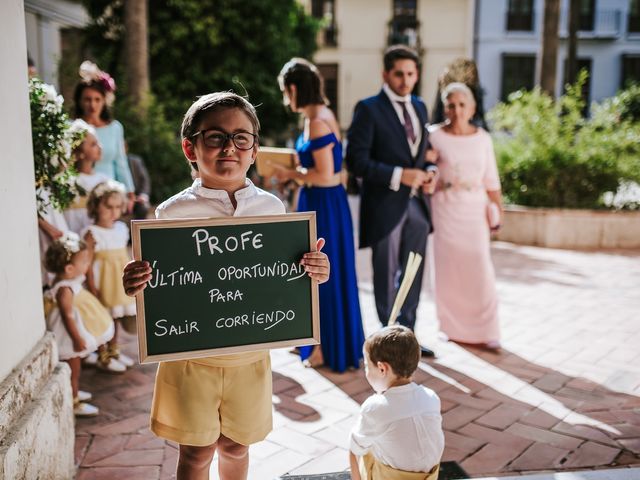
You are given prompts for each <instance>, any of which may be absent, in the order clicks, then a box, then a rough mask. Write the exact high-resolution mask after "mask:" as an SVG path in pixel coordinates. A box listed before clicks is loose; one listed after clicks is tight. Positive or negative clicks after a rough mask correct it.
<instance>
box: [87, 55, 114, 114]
mask: <svg viewBox="0 0 640 480" xmlns="http://www.w3.org/2000/svg"><path fill="white" fill-rule="evenodd" d="M78 74H79V75H80V78H81V79H82V82H83V83H87V84H89V83H93V82H98V83H100V84H101V85H102V87H103V88H104V91H105V101H106V102H107V106H108V107H110V106H111V105H113V102H114V100H115V99H116V96H115V93H114V92H115V91H116V82H115V80H114V79H113V77H112V76H111V75H109V74H108V73H107V72H104V71H102V70H100V69H99V68H98V66H97V65H96V64H95V63H93V62H91V61H89V60H85V61H84V62H82V63H81V64H80V68H79V70H78Z"/></svg>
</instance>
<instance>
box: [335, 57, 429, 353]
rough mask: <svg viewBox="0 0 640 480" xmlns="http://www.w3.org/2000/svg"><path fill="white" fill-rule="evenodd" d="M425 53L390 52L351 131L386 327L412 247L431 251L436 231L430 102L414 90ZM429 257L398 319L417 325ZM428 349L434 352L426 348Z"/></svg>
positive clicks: (351, 157) (364, 227)
mask: <svg viewBox="0 0 640 480" xmlns="http://www.w3.org/2000/svg"><path fill="white" fill-rule="evenodd" d="M418 72H419V58H418V55H417V53H416V52H415V51H414V50H412V49H411V48H409V47H407V46H404V45H395V46H392V47H389V48H388V49H387V50H386V52H385V54H384V71H383V73H382V77H383V80H384V85H383V87H382V91H381V92H380V93H379V94H378V95H376V96H373V97H369V98H366V99H364V100H362V101H360V102H358V104H357V105H356V107H355V111H354V114H353V121H352V122H351V126H350V127H349V131H348V132H347V154H346V161H347V165H348V167H349V170H350V171H351V172H352V173H353V174H355V175H356V176H357V177H360V178H362V190H361V195H362V196H361V203H360V248H365V247H371V248H372V253H373V255H372V261H373V289H374V295H375V300H376V309H377V311H378V317H379V318H380V321H381V322H382V324H383V325H386V324H387V322H388V320H389V315H390V314H391V309H392V307H393V301H394V299H395V296H396V292H397V290H398V286H399V285H400V282H401V281H402V275H403V274H404V272H403V269H404V267H405V266H406V264H407V259H408V257H409V253H410V252H417V253H420V254H421V255H422V256H423V257H424V255H425V251H426V246H427V236H428V234H429V233H430V232H431V219H430V214H429V204H428V202H427V198H426V197H425V193H430V192H432V191H433V188H434V186H435V176H436V171H437V169H436V166H435V164H434V163H432V162H430V161H427V159H426V155H427V150H428V146H429V142H428V139H427V135H428V133H427V129H426V124H427V121H428V116H427V107H426V106H425V104H424V102H423V101H422V100H421V99H420V98H418V97H416V96H415V95H412V94H411V92H412V91H413V88H414V86H415V84H416V83H417V81H418V76H419V73H418ZM423 267H424V262H423V263H422V264H421V265H420V269H419V270H418V272H417V274H416V278H415V280H414V282H413V285H412V287H411V289H410V290H409V293H408V295H407V299H406V301H405V303H404V305H403V307H402V309H401V311H400V315H399V316H398V319H397V321H398V323H400V324H401V325H405V326H407V327H409V328H410V329H412V330H413V328H414V326H415V322H416V310H417V308H418V301H419V299H420V290H421V287H422V275H423V270H424V268H423ZM423 355H425V356H433V352H432V351H431V350H429V349H428V348H426V347H423Z"/></svg>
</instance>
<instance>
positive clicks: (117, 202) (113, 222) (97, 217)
mask: <svg viewBox="0 0 640 480" xmlns="http://www.w3.org/2000/svg"><path fill="white" fill-rule="evenodd" d="M124 208H125V189H124V185H122V184H121V183H119V182H116V181H114V180H108V181H106V182H103V183H100V184H98V185H97V186H96V187H95V188H94V189H93V190H92V191H91V193H90V194H89V199H88V200H87V213H88V214H89V217H90V218H91V219H92V220H93V221H94V224H93V225H89V226H88V227H87V228H86V229H85V230H84V231H83V236H84V238H85V240H87V241H90V240H91V237H93V238H92V239H93V240H94V241H95V249H94V258H93V268H92V269H91V270H90V271H89V273H88V274H87V286H88V288H89V290H90V291H91V292H92V293H93V294H94V295H95V296H96V297H98V298H99V299H100V301H101V302H102V304H103V305H104V306H105V307H107V309H108V310H109V311H110V312H111V316H112V317H113V319H114V320H116V334H115V335H114V337H113V339H112V340H111V341H110V342H109V344H108V346H107V348H106V349H101V350H99V351H98V363H97V365H96V366H97V368H98V369H100V370H104V371H108V372H111V373H122V372H124V370H125V369H126V367H131V366H133V359H131V358H130V357H128V356H127V355H125V354H124V353H122V352H120V350H119V348H118V344H117V336H118V329H119V328H120V327H121V326H120V327H119V326H118V323H120V322H119V321H118V320H124V319H125V317H130V316H133V315H135V314H136V305H135V299H133V298H131V297H128V296H127V295H126V294H125V292H124V288H123V287H122V282H121V276H122V270H123V269H124V266H125V265H126V264H127V263H128V262H129V252H128V250H127V244H128V243H129V229H128V228H127V226H126V225H125V224H124V223H123V222H120V221H118V219H119V218H120V216H121V215H122V212H123V211H124Z"/></svg>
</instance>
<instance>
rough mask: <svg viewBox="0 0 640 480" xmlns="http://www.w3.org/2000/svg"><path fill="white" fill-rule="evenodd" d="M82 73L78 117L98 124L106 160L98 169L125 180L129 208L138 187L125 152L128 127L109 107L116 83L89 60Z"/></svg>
mask: <svg viewBox="0 0 640 480" xmlns="http://www.w3.org/2000/svg"><path fill="white" fill-rule="evenodd" d="M79 74H80V78H81V80H80V82H79V83H78V85H77V86H76V89H75V92H74V94H73V99H74V104H75V117H76V118H81V119H83V120H84V121H85V122H87V123H88V124H90V125H93V126H94V127H95V129H96V133H97V136H98V140H99V141H100V145H101V146H102V160H101V161H100V162H98V163H97V164H96V168H95V169H96V172H100V173H103V174H105V175H106V176H107V177H109V178H111V179H113V180H116V181H118V182H120V183H123V184H124V186H125V188H126V191H127V197H128V198H129V203H128V205H127V211H129V210H131V207H132V206H133V201H134V198H135V194H134V191H135V187H134V184H133V177H132V175H131V170H130V168H129V162H128V161H127V155H126V152H125V144H124V129H123V128H122V124H121V123H120V122H119V121H117V120H115V119H113V118H112V117H111V112H110V110H109V109H110V107H111V105H113V101H114V100H115V91H116V83H115V81H114V80H113V78H111V76H110V75H109V74H108V73H106V72H103V71H102V70H100V69H99V68H98V66H97V65H96V64H95V63H92V62H90V61H88V60H87V61H84V62H82V65H80V71H79Z"/></svg>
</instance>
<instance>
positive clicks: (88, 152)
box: [63, 118, 109, 234]
mask: <svg viewBox="0 0 640 480" xmlns="http://www.w3.org/2000/svg"><path fill="white" fill-rule="evenodd" d="M70 128H71V129H72V130H74V131H78V132H82V133H83V135H84V140H83V141H82V143H81V144H80V145H78V146H77V147H76V148H75V149H74V150H73V158H74V160H75V167H76V170H77V171H78V176H77V177H76V179H75V182H76V189H77V191H78V193H77V194H76V198H75V200H74V201H73V203H72V204H71V205H70V206H69V207H68V208H67V209H65V210H64V212H63V213H64V218H65V220H66V222H67V225H68V227H69V230H71V231H72V232H75V233H77V234H80V233H82V231H84V229H86V228H87V227H88V226H89V225H91V223H92V221H91V219H90V218H89V214H88V213H87V198H88V197H89V192H91V190H93V188H94V187H95V186H96V185H98V184H99V183H102V182H106V181H107V180H109V177H107V176H106V175H105V174H104V173H100V172H96V171H95V165H96V163H97V162H98V161H100V159H101V158H102V148H101V146H100V141H99V140H98V137H97V134H96V129H95V128H93V126H92V125H89V124H88V123H87V122H85V121H84V120H82V119H81V118H77V119H76V120H74V121H73V123H72V124H71V127H70Z"/></svg>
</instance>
